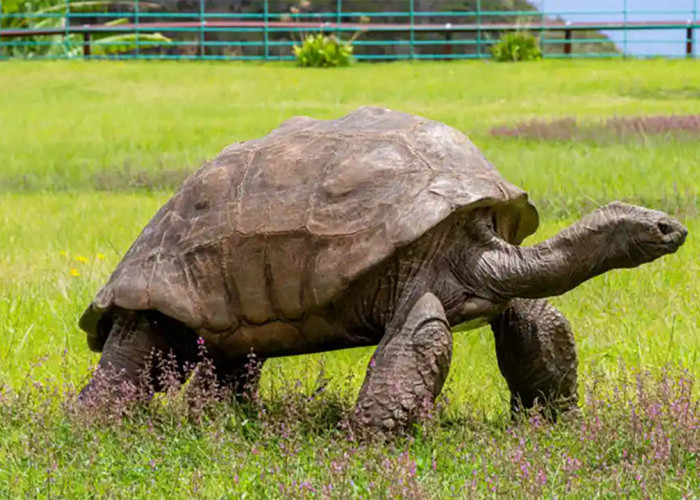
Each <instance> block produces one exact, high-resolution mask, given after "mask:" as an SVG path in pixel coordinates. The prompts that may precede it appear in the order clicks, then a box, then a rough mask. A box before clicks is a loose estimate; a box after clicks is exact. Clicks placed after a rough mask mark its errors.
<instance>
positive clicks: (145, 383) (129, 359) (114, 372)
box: [79, 309, 168, 402]
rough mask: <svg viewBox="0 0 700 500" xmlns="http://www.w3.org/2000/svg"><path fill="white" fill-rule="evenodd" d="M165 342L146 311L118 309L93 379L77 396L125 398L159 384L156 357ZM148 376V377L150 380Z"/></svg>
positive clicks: (147, 390) (88, 399)
mask: <svg viewBox="0 0 700 500" xmlns="http://www.w3.org/2000/svg"><path fill="white" fill-rule="evenodd" d="M167 348H168V344H167V342H166V340H165V338H164V336H163V335H162V333H161V332H160V331H159V329H158V328H157V327H156V326H155V325H153V324H151V322H150V321H149V319H148V317H147V313H145V312H143V311H128V310H123V309H118V310H117V311H116V312H115V313H114V317H113V322H112V327H111V329H110V331H109V335H108V336H107V339H106V342H105V345H104V347H103V349H102V356H101V357H100V361H99V363H98V365H97V371H96V372H95V374H94V375H93V377H92V380H90V382H89V383H88V384H87V385H86V386H85V387H84V388H83V390H82V391H81V392H80V395H79V399H80V401H83V402H89V401H90V400H91V399H92V398H94V397H96V398H98V399H102V398H105V397H106V398H113V397H118V398H128V397H133V396H140V395H143V392H144V391H145V392H146V393H150V392H152V390H153V389H154V388H156V387H157V385H158V380H157V379H158V378H159V369H158V368H159V366H158V360H159V356H158V355H162V354H163V353H165V352H167ZM149 378H150V380H149Z"/></svg>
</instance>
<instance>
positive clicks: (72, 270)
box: [70, 267, 80, 278]
mask: <svg viewBox="0 0 700 500" xmlns="http://www.w3.org/2000/svg"><path fill="white" fill-rule="evenodd" d="M70 275H71V276H75V277H76V278H77V277H78V276H80V271H78V270H77V269H76V268H74V267H71V268H70Z"/></svg>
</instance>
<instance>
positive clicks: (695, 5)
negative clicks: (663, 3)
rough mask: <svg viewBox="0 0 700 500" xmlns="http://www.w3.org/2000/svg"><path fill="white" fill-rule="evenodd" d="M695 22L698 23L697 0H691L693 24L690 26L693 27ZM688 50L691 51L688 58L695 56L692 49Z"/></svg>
mask: <svg viewBox="0 0 700 500" xmlns="http://www.w3.org/2000/svg"><path fill="white" fill-rule="evenodd" d="M697 22H698V0H693V23H692V25H691V26H692V27H695V25H696V24H697ZM691 35H692V31H691ZM689 38H690V37H689ZM690 49H691V50H690V57H695V54H694V53H693V52H694V51H693V48H692V47H691V48H690Z"/></svg>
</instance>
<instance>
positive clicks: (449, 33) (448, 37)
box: [444, 23, 452, 61]
mask: <svg viewBox="0 0 700 500" xmlns="http://www.w3.org/2000/svg"><path fill="white" fill-rule="evenodd" d="M445 28H446V29H445V51H444V52H445V54H447V55H451V54H452V43H451V42H452V29H451V28H452V24H451V23H447V25H446V26H445ZM445 59H446V60H448V61H449V60H450V59H452V58H451V57H446V58H445Z"/></svg>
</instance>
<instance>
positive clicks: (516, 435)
mask: <svg viewBox="0 0 700 500" xmlns="http://www.w3.org/2000/svg"><path fill="white" fill-rule="evenodd" d="M697 81H700V66H697V64H696V63H693V62H691V61H664V60H653V61H615V62H613V61H602V62H601V61H595V62H592V61H544V62H538V63H527V64H514V65H510V64H491V63H483V62H469V63H425V64H408V63H406V64H403V63H402V64H377V65H370V64H364V65H357V66H353V67H349V68H342V69H334V70H303V69H299V68H295V67H293V66H287V65H278V64H266V65H260V64H232V63H220V64H218V63H217V64H210V63H116V62H115V63H106V62H105V63H83V62H60V63H58V62H57V63H30V62H3V63H2V65H0V87H1V88H2V89H3V92H1V93H0V158H1V159H2V160H0V161H1V162H2V167H1V168H0V228H1V229H0V331H2V333H3V335H4V340H3V341H2V342H1V343H0V359H2V362H0V387H2V392H0V495H2V496H8V497H16V496H20V495H27V496H59V497H86V496H109V497H124V498H133V497H134V496H140V497H163V496H166V495H169V496H174V497H193V496H199V497H202V498H222V497H225V498H239V497H241V496H243V495H244V494H245V495H247V496H248V497H283V498H289V497H310V496H313V497H321V498H325V497H333V498H347V497H348V496H356V497H365V498H366V497H371V498H375V497H383V498H394V497H397V496H404V497H410V498H416V497H418V498H444V497H449V496H454V497H466V496H475V495H479V496H484V495H486V496H503V497H513V496H522V497H537V496H540V495H545V496H553V495H558V496H567V495H571V496H576V497H579V496H591V495H598V496H618V495H619V496H627V495H632V496H647V495H650V496H652V497H654V496H655V497H659V496H669V497H681V496H683V494H691V495H692V494H693V492H696V491H698V489H699V488H700V476H699V472H698V468H697V466H696V456H697V453H699V452H700V410H698V408H697V405H696V401H697V392H696V391H695V389H694V388H693V387H691V382H692V380H694V379H695V378H697V377H698V375H700V360H698V350H699V349H700V337H699V336H698V335H697V331H698V325H699V324H700V314H699V313H698V307H697V300H698V296H699V292H700V285H698V282H697V279H696V277H697V276H698V263H699V261H698V259H697V255H698V250H699V248H698V243H697V239H696V238H695V236H694V235H695V232H696V230H697V229H698V228H699V227H700V213H699V212H698V208H699V202H698V192H699V191H700V189H699V187H700V176H698V175H697V168H698V167H697V166H698V165H699V164H700V142H698V140H697V138H696V137H693V136H688V135H684V136H676V135H674V134H661V135H653V136H637V135H631V136H630V137H617V138H615V139H614V140H605V141H594V140H583V141H576V140H571V141H537V140H528V139H519V138H509V137H495V136H493V135H492V134H491V133H490V130H491V129H492V128H494V127H498V126H503V125H505V126H512V125H515V124H518V123H520V122H524V121H530V120H533V119H541V120H552V119H556V118H562V117H568V116H572V117H576V118H577V119H578V120H580V122H581V123H584V124H590V125H595V124H598V123H601V121H602V120H604V119H606V118H609V117H613V116H616V115H621V116H639V115H672V114H698V113H700V93H698V91H697V87H696V86H694V83H693V82H697ZM361 105H378V106H384V107H389V108H393V109H397V110H402V111H407V112H412V113H417V114H421V115H424V116H427V117H429V118H433V119H436V120H439V121H443V122H445V123H447V124H449V125H451V126H453V127H455V128H457V129H459V130H461V131H463V132H465V133H466V134H467V135H469V136H470V138H471V139H472V140H473V141H474V142H475V143H476V144H477V146H479V148H481V149H482V151H483V152H484V153H485V154H486V156H487V157H488V158H489V159H491V161H492V162H493V163H494V164H495V165H496V166H497V167H498V169H499V170H500V171H501V172H502V173H503V175H504V176H505V177H506V178H507V179H508V180H510V181H511V182H513V183H515V184H517V185H519V186H521V187H523V188H524V189H526V190H527V191H528V192H529V193H530V194H531V196H532V198H533V200H534V201H535V203H536V204H537V205H538V207H539V208H540V215H541V219H542V225H541V227H540V230H539V231H538V233H537V234H536V235H535V237H534V238H532V240H531V241H530V240H528V241H527V242H526V243H527V244H529V243H532V242H535V241H538V240H540V239H543V238H546V237H547V236H550V235H552V234H554V233H555V232H556V231H557V230H559V229H561V228H563V227H564V226H566V225H568V224H570V223H571V222H572V221H573V220H575V219H576V218H577V217H579V216H580V215H581V214H582V213H584V212H585V211H588V210H590V209H592V208H595V207H596V206H597V205H599V204H603V203H606V202H608V201H611V200H613V199H624V200H626V201H629V202H633V203H639V204H643V205H646V206H649V207H651V208H656V209H661V210H666V211H668V212H669V213H672V214H673V215H675V216H677V217H679V218H680V219H681V220H682V221H683V222H684V223H685V224H686V225H687V226H688V228H689V231H690V236H689V238H688V241H687V243H686V245H685V246H684V247H683V248H681V250H680V251H679V252H678V253H677V254H675V255H672V256H667V257H664V258H663V259H661V260H659V261H657V262H655V263H653V264H650V265H646V266H643V267H642V268H640V269H635V270H626V271H615V272H612V273H609V274H607V275H604V276H602V277H599V278H596V279H594V280H592V281H590V282H588V283H585V284H584V285H582V286H581V287H579V288H578V289H576V290H575V291H573V292H571V293H569V294H567V295H565V296H562V297H558V298H555V299H554V300H553V302H554V303H555V304H556V305H557V306H558V307H559V308H560V309H561V310H562V311H563V312H564V313H565V314H566V315H567V317H568V318H569V319H570V321H571V323H572V325H573V327H574V329H575V331H576V336H577V342H578V346H579V357H580V369H581V376H580V378H581V383H582V396H585V397H582V399H583V400H584V403H583V405H584V413H585V416H584V419H583V420H582V421H580V422H578V421H577V422H564V423H559V424H557V425H555V426H550V425H544V424H543V423H542V422H540V421H539V420H538V419H537V418H533V419H532V421H530V422H523V423H520V424H519V425H511V422H510V419H509V415H508V412H507V401H508V391H507V388H506V386H505V383H504V381H503V380H502V378H501V376H500V374H499V372H498V368H497V366H496V360H495V351H494V347H493V339H492V335H491V332H490V330H488V329H480V330H473V331H468V332H459V333H457V334H456V335H455V352H454V356H453V363H452V368H451V371H450V377H449V379H448V382H447V385H446V389H445V391H444V394H445V397H444V398H443V399H442V400H441V402H440V409H439V411H438V412H437V414H436V416H435V417H434V418H433V419H432V420H430V421H429V422H427V423H426V424H425V426H420V427H417V428H416V429H415V430H414V431H413V432H412V433H410V435H409V436H404V437H400V438H396V439H395V440H392V441H390V442H384V443H382V442H364V441H357V440H355V439H353V436H352V434H351V433H350V432H349V431H347V430H343V425H342V423H343V415H347V413H348V412H349V411H350V410H351V408H352V403H353V398H354V397H355V395H356V391H357V389H358V388H359V385H360V384H361V381H362V377H363V375H364V371H365V368H366V364H367V362H368V359H369V356H370V354H371V352H372V351H371V349H356V350H349V351H341V352H333V353H325V354H320V355H314V356H303V357H301V356H300V357H296V358H288V359H278V360H274V361H273V362H270V363H269V364H268V365H266V369H265V373H264V377H263V381H262V401H261V402H260V403H259V404H257V405H255V406H254V407H251V408H242V407H238V406H235V405H231V404H214V403H212V404H211V407H208V408H207V410H206V411H205V412H203V413H197V414H195V415H192V414H191V411H190V410H185V409H183V407H182V405H181V402H179V401H178V400H177V397H176V396H173V398H174V400H172V401H171V400H169V399H167V398H166V399H164V400H158V401H157V402H154V403H152V404H151V406H150V407H148V408H146V409H139V411H137V412H136V413H135V414H133V415H131V416H130V417H128V418H125V419H118V420H111V419H107V418H105V419H99V417H95V419H91V418H86V416H85V415H84V414H82V413H80V412H79V411H77V410H75V408H73V405H72V402H71V401H72V397H71V393H72V391H73V390H74V388H79V387H80V386H82V384H84V382H85V380H86V379H87V377H88V375H89V367H90V365H91V364H94V363H95V362H96V361H97V357H96V356H95V355H94V354H93V353H90V352H89V350H88V348H87V344H86V342H85V335H84V334H83V333H82V332H81V331H80V330H79V329H78V327H77V318H78V317H79V315H80V313H81V312H82V310H83V309H84V307H85V306H86V305H87V304H88V303H89V301H90V300H91V298H92V296H93V295H94V293H95V292H96V291H97V289H98V288H99V286H100V285H101V284H102V283H103V282H104V281H105V280H106V279H107V277H108V276H109V273H110V271H111V270H112V269H113V268H114V266H115V265H116V264H117V262H118V261H119V259H120V257H121V255H123V253H124V252H125V251H126V249H127V248H128V246H129V244H130V243H131V242H132V241H133V239H134V238H135V237H136V235H137V234H138V232H139V231H140V229H141V228H142V227H143V226H144V225H145V224H146V223H147V222H148V220H149V219H150V217H151V216H152V215H153V214H154V213H155V211H156V210H157V208H158V207H159V206H160V205H161V204H162V203H163V202H164V201H165V200H166V199H167V198H168V196H169V194H170V193H172V191H173V190H174V188H176V187H177V185H178V184H179V182H180V181H181V180H182V179H183V178H184V177H185V176H186V175H187V173H188V172H191V171H192V170H194V169H196V168H197V166H198V165H200V164H201V163H202V162H204V161H205V160H206V159H208V158H211V157H213V156H214V155H216V153H217V152H218V151H219V150H220V149H221V148H223V147H224V146H226V145H228V144H230V143H231V142H234V141H238V140H245V139H249V138H253V137H257V136H260V135H263V134H265V133H267V132H268V131H270V130H271V129H272V128H274V127H275V126H276V125H278V124H279V123H280V122H281V121H283V120H285V119H287V118H289V117H291V116H293V115H298V114H306V115H311V116H314V117H317V118H333V117H338V116H341V115H342V114H344V113H346V112H348V111H350V110H352V109H354V108H356V107H358V106H361ZM326 379H327V381H326ZM319 387H322V388H323V390H321V391H320V392H321V396H320V397H316V396H311V395H312V394H315V392H319V391H317V389H318V388H319Z"/></svg>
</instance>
